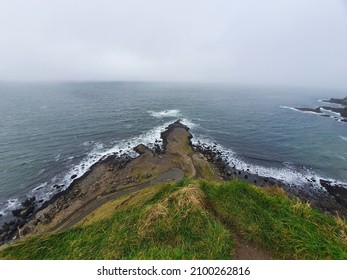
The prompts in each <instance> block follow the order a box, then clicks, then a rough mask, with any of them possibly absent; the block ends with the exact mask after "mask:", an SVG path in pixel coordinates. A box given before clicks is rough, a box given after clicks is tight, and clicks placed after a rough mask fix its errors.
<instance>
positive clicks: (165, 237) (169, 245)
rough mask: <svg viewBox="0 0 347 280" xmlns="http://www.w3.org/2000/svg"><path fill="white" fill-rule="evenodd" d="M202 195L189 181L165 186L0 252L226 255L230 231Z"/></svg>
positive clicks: (34, 255) (12, 255)
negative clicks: (96, 217)
mask: <svg viewBox="0 0 347 280" xmlns="http://www.w3.org/2000/svg"><path fill="white" fill-rule="evenodd" d="M203 195H204V194H203V193H202V191H201V190H200V188H199V187H198V186H197V185H194V184H191V185H189V184H188V185H187V184H186V183H185V182H182V183H181V184H176V185H174V186H172V185H166V186H164V187H161V188H160V189H159V190H158V191H157V192H156V193H155V194H154V195H152V196H151V197H149V198H146V199H145V200H142V201H141V199H140V198H139V197H137V205H132V204H130V205H129V206H123V207H120V208H119V209H118V210H116V211H115V212H114V213H113V214H112V215H111V216H110V217H108V218H105V217H104V218H103V219H102V220H100V221H98V222H95V223H92V224H90V225H88V226H85V227H76V228H72V229H69V230H67V231H66V232H63V233H59V234H52V235H44V236H42V235H41V236H36V237H32V238H30V239H28V240H25V241H24V242H19V243H18V244H16V245H14V246H11V247H8V248H6V249H4V250H3V252H2V254H3V257H4V258H9V259H227V258H230V254H231V249H232V239H231V236H230V233H229V231H228V230H226V229H225V228H224V227H223V225H222V224H221V223H219V222H218V221H217V220H215V219H214V217H213V216H212V215H211V214H210V213H208V212H207V211H205V209H204V206H203V204H202V203H203V201H204V197H203Z"/></svg>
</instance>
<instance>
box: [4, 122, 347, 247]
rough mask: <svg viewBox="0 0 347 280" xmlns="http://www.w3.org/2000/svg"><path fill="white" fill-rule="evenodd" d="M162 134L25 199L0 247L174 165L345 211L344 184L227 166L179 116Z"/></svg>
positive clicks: (188, 171) (195, 173) (199, 175)
mask: <svg viewBox="0 0 347 280" xmlns="http://www.w3.org/2000/svg"><path fill="white" fill-rule="evenodd" d="M161 138H162V140H163V148H160V147H159V145H158V146H156V148H155V149H154V150H150V149H148V148H147V147H146V146H144V145H138V146H136V147H134V150H135V151H136V152H137V153H138V154H139V156H138V157H136V158H134V159H131V158H129V157H127V156H124V155H122V156H118V155H110V156H108V157H106V158H104V159H101V160H99V161H98V162H97V163H95V164H94V165H93V166H92V167H91V168H90V169H89V170H88V171H87V172H86V173H85V174H84V175H83V176H81V177H80V178H76V179H75V180H73V182H72V183H71V184H70V185H69V186H68V187H67V189H65V190H64V191H61V192H59V193H57V194H56V195H54V196H53V197H52V198H51V199H50V200H48V201H46V202H45V203H44V204H43V205H42V206H41V207H40V208H38V209H34V208H33V205H34V203H35V201H29V200H28V201H25V202H23V203H22V204H23V206H24V204H25V205H26V208H25V209H21V212H23V211H26V212H28V213H27V214H28V215H25V216H24V218H23V219H18V220H16V221H14V223H12V224H7V226H6V227H5V228H4V227H3V229H1V231H0V233H1V239H0V245H2V244H1V243H7V242H10V241H12V240H15V239H18V238H21V237H23V236H26V235H31V234H36V233H42V232H47V231H51V229H52V228H55V227H56V226H57V225H59V223H61V222H62V221H64V220H66V219H67V220H66V221H68V220H69V218H70V219H71V218H73V217H72V216H71V215H72V214H74V213H76V211H77V212H78V209H81V208H83V207H84V205H90V204H93V203H94V202H95V201H96V200H100V199H103V198H104V197H106V196H107V195H110V194H116V193H117V192H122V191H125V190H127V189H130V188H131V187H135V186H138V185H141V184H146V183H148V182H151V181H153V180H155V179H156V178H158V177H160V175H161V174H164V173H165V172H168V171H169V170H170V169H171V168H174V167H175V168H179V169H180V170H182V171H183V172H184V175H185V177H187V178H201V179H213V180H219V181H222V180H228V179H232V178H237V179H241V180H245V181H248V182H250V183H252V184H254V185H258V186H269V187H271V186H273V187H276V186H280V187H282V188H283V189H284V190H285V191H286V193H287V194H288V195H290V196H295V197H298V198H300V199H301V200H303V201H307V202H309V203H310V204H311V205H312V206H314V207H316V208H319V209H321V210H322V211H323V212H327V213H331V214H334V213H335V212H337V213H339V215H342V216H346V215H347V211H346V207H347V201H345V199H344V197H346V196H347V195H346V194H345V193H344V190H345V189H344V188H343V187H342V186H336V185H334V184H333V183H332V182H329V181H324V182H319V183H320V184H322V183H323V184H322V185H323V186H322V188H315V187H311V188H305V187H304V186H293V185H286V184H283V183H282V182H280V181H279V180H276V179H274V178H271V177H262V176H259V175H257V174H252V173H250V172H249V171H247V170H246V171H244V170H239V169H237V168H235V166H233V167H231V166H229V165H228V164H227V162H226V160H225V159H223V157H222V153H221V151H219V150H218V149H217V147H215V146H207V145H204V144H202V143H201V144H198V145H193V144H192V143H191V138H192V135H191V134H190V133H189V128H188V127H187V126H185V125H184V124H182V123H181V122H180V121H179V120H178V121H176V122H174V123H173V124H171V125H169V126H168V127H167V128H166V130H165V131H164V132H162V134H161ZM167 179H170V178H167ZM313 183H317V182H308V184H311V185H313ZM341 198H342V199H341ZM338 199H340V201H338ZM28 209H29V210H30V211H31V212H30V211H28ZM19 214H20V213H19ZM63 225H64V223H63V224H61V225H60V227H62V226H63ZM57 229H59V227H57V228H56V230H57Z"/></svg>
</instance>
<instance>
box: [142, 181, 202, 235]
mask: <svg viewBox="0 0 347 280" xmlns="http://www.w3.org/2000/svg"><path fill="white" fill-rule="evenodd" d="M204 199H205V196H204V193H203V192H202V190H201V189H200V188H199V187H198V186H197V185H196V184H195V183H191V184H189V185H188V186H187V187H185V188H182V189H180V190H178V191H176V192H174V193H172V194H170V195H169V196H167V197H165V198H164V199H162V200H160V201H159V202H157V203H155V204H153V205H149V206H147V207H146V209H145V210H144V211H143V213H142V218H141V219H140V221H141V223H140V225H139V227H138V235H139V236H140V237H143V236H145V235H151V234H153V233H154V226H155V225H156V224H157V223H158V222H164V223H165V224H166V226H167V227H168V228H171V227H172V226H174V224H173V220H172V219H173V217H174V216H175V214H179V215H180V217H181V218H185V217H187V216H188V215H189V214H190V213H191V212H192V210H194V209H201V210H202V209H203V208H204ZM169 212H170V214H171V215H169Z"/></svg>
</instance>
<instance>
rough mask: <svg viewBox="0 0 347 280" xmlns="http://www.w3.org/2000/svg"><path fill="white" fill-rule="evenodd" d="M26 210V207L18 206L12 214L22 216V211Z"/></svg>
mask: <svg viewBox="0 0 347 280" xmlns="http://www.w3.org/2000/svg"><path fill="white" fill-rule="evenodd" d="M24 210H25V208H18V209H15V210H12V215H13V216H14V217H20V213H21V212H22V211H24Z"/></svg>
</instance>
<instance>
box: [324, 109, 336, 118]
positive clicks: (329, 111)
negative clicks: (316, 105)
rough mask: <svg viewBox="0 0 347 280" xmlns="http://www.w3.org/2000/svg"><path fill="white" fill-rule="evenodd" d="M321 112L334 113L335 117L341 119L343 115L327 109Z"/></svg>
mask: <svg viewBox="0 0 347 280" xmlns="http://www.w3.org/2000/svg"><path fill="white" fill-rule="evenodd" d="M321 110H322V111H323V112H328V113H332V114H334V115H337V116H339V117H341V114H340V113H337V112H334V111H332V110H327V109H324V108H321Z"/></svg>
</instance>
